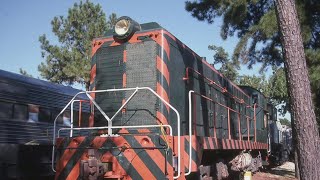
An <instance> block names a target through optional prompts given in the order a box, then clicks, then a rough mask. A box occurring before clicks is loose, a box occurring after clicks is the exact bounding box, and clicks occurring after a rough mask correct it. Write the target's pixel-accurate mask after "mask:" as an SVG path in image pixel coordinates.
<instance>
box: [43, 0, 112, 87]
mask: <svg viewBox="0 0 320 180" xmlns="http://www.w3.org/2000/svg"><path fill="white" fill-rule="evenodd" d="M114 19H116V14H114V13H113V14H112V15H111V16H110V20H112V21H109V22H107V21H106V15H105V13H104V12H103V11H102V8H101V6H100V5H99V4H93V3H92V2H90V1H88V0H87V1H85V2H82V1H80V2H79V3H75V4H74V5H73V7H72V8H69V10H68V15H67V17H63V16H57V17H54V19H53V20H52V21H51V25H52V32H53V33H54V35H55V36H56V37H57V40H58V42H59V44H58V45H52V44H51V43H50V42H49V40H48V39H47V37H46V35H45V34H44V35H42V36H40V37H39V41H40V43H41V49H42V57H43V58H45V62H42V63H41V64H40V65H39V66H38V70H39V71H40V75H41V76H42V77H43V78H45V79H47V80H49V81H51V82H55V83H63V84H69V85H72V84H74V83H79V84H82V85H85V87H86V89H88V88H89V81H90V68H91V66H90V59H91V42H92V40H93V39H94V38H96V37H99V36H102V35H103V34H104V33H105V31H106V30H107V29H108V28H111V27H112V25H113V23H114V22H115V21H114Z"/></svg>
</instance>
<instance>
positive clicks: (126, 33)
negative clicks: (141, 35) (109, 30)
mask: <svg viewBox="0 0 320 180" xmlns="http://www.w3.org/2000/svg"><path fill="white" fill-rule="evenodd" d="M140 30H141V27H140V24H139V23H137V22H136V21H134V20H132V19H131V18H129V17H127V16H122V17H120V18H119V19H118V20H117V22H116V24H115V25H114V29H113V32H114V34H113V37H114V38H115V39H116V40H120V41H126V40H128V39H129V38H130V37H131V36H132V35H133V34H134V33H135V32H136V31H140Z"/></svg>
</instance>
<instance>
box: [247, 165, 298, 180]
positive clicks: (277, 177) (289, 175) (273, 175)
mask: <svg viewBox="0 0 320 180" xmlns="http://www.w3.org/2000/svg"><path fill="white" fill-rule="evenodd" d="M265 179H268V180H297V179H296V178H295V177H294V163H292V162H286V163H284V164H283V165H281V166H278V167H276V168H272V169H271V170H268V171H266V172H258V173H255V174H254V175H253V177H252V180H265Z"/></svg>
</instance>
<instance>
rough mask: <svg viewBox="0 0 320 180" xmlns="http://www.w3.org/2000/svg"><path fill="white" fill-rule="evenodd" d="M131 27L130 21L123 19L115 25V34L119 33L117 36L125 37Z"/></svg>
mask: <svg viewBox="0 0 320 180" xmlns="http://www.w3.org/2000/svg"><path fill="white" fill-rule="evenodd" d="M129 26H130V21H128V20H126V19H121V20H120V21H118V22H117V23H116V24H115V26H114V31H115V33H117V35H119V36H123V35H125V34H126V33H127V32H128V30H129Z"/></svg>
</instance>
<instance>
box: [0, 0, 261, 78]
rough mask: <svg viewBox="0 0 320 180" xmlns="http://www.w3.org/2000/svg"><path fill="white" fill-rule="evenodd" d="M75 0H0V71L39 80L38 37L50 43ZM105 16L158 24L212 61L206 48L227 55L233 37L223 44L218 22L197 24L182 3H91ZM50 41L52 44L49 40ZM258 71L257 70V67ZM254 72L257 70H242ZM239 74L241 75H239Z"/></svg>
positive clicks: (150, 0)
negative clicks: (24, 73)
mask: <svg viewBox="0 0 320 180" xmlns="http://www.w3.org/2000/svg"><path fill="white" fill-rule="evenodd" d="M75 2H77V1H75V0H68V1H66V0H55V1H52V0H50V1H49V0H30V1H21V0H20V1H17V0H2V1H1V5H0V22H1V28H0V39H1V43H0V54H1V57H0V69H3V70H6V71H11V72H15V73H18V72H19V68H22V69H24V70H26V71H27V72H28V73H29V74H31V75H33V76H34V77H39V76H40V75H39V72H38V70H37V67H38V65H39V64H40V63H41V62H43V61H44V59H43V58H42V57H41V49H40V43H39V41H38V39H39V36H40V35H42V34H46V35H47V37H48V39H49V40H50V39H51V41H50V42H52V40H54V38H55V36H54V35H53V33H52V27H51V24H50V22H51V20H52V19H53V18H54V17H55V16H61V15H62V16H66V15H67V11H68V8H70V7H72V6H73V4H74V3H75ZM93 2H94V3H99V4H100V5H101V6H102V8H103V11H104V12H105V13H106V15H107V16H109V15H110V14H111V13H113V12H114V13H116V14H117V15H118V17H120V16H129V17H131V18H132V19H134V20H136V21H137V22H139V23H146V22H158V23H159V24H160V25H161V26H162V27H164V28H166V29H167V30H168V31H170V32H171V33H172V34H173V35H175V36H176V37H177V38H178V39H180V40H181V41H182V42H184V43H185V44H186V45H187V46H189V47H190V48H191V49H193V50H194V51H195V52H196V53H197V54H199V55H200V56H202V57H206V58H207V60H208V61H209V62H213V58H212V57H213V52H212V51H209V50H208V45H212V44H214V45H219V46H223V47H224V48H225V49H226V50H227V51H228V52H229V53H231V52H232V51H233V49H234V47H235V45H236V43H237V41H238V40H237V38H229V39H228V40H226V41H223V40H222V39H221V37H220V27H221V21H219V22H215V23H214V24H208V23H207V22H200V21H198V20H197V19H196V18H193V17H192V16H191V14H190V13H188V12H187V11H186V10H185V1H184V0H174V1H172V0H171V1H169V0H163V1H159V0H157V1H155V0H136V1H128V0H127V1H124V0H100V1H99V0H94V1H93ZM53 42H54V41H53ZM257 68H259V67H257ZM245 72H246V73H249V74H250V72H251V74H252V73H256V72H257V71H245ZM242 73H243V72H242Z"/></svg>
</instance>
